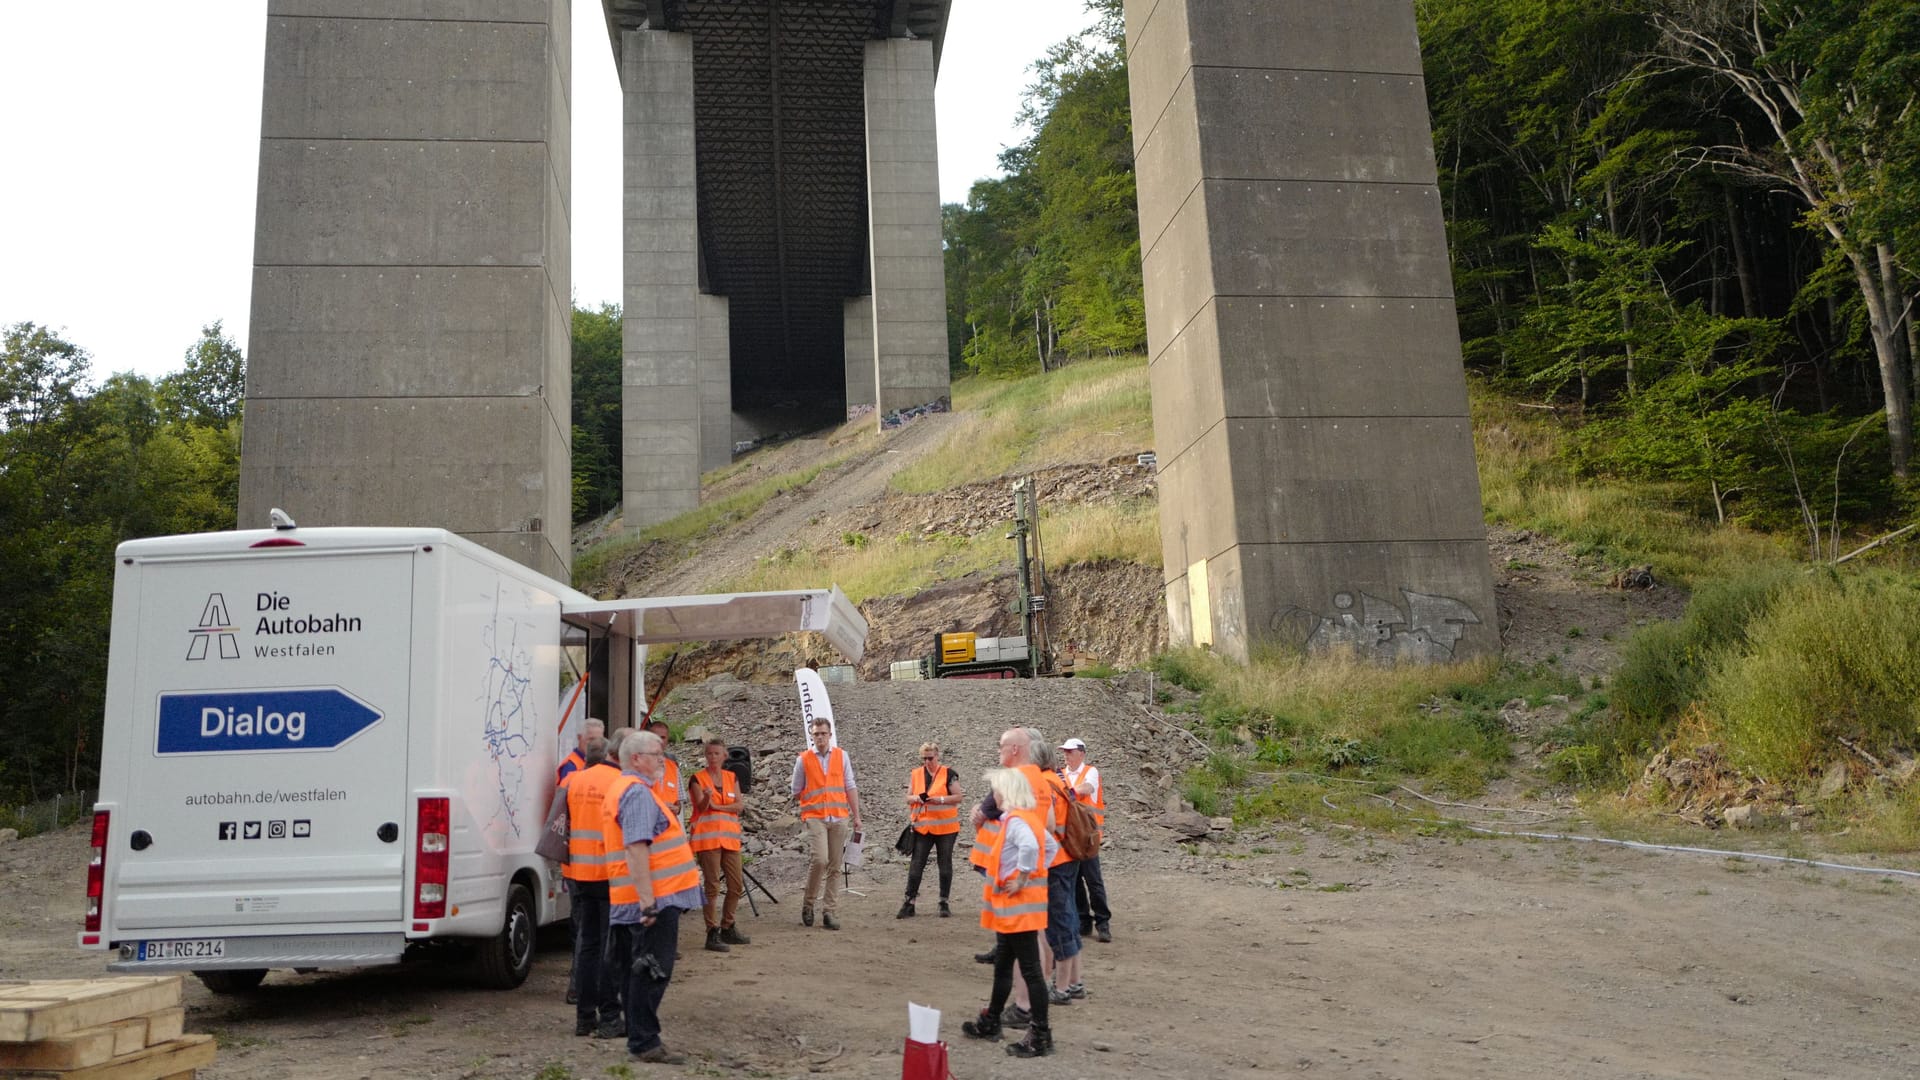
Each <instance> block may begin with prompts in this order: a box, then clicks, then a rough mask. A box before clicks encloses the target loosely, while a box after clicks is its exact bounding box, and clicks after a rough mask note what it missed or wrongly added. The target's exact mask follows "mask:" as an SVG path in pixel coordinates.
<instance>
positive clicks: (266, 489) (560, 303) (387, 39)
mask: <svg viewBox="0 0 1920 1080" xmlns="http://www.w3.org/2000/svg"><path fill="white" fill-rule="evenodd" d="M429 7H430V8H431V9H432V12H431V17H427V16H426V15H424V14H422V12H423V10H424V9H425V8H429ZM568 10H569V5H568V2H567V0H523V2H520V3H516V4H480V3H464V4H463V3H448V4H434V5H420V4H404V5H402V4H391V5H390V4H372V3H340V2H337V0H336V2H327V0H272V3H270V4H269V5H268V15H267V47H266V82H265V90H264V95H263V104H262V110H261V121H260V183H259V195H258V204H257V209H256V216H255V226H254V228H255V232H254V255H253V262H254V271H253V311H252V317H251V325H250V329H249V334H248V342H247V357H248V365H247V423H246V433H245V444H244V447H243V452H242V455H241V465H240V507H239V515H240V525H241V527H243V528H261V527H264V526H265V525H266V524H267V511H268V509H269V508H270V507H274V506H279V507H283V508H285V509H286V510H287V511H288V512H289V513H291V514H292V515H293V516H294V517H295V519H297V520H298V521H299V522H300V523H301V524H303V525H431V526H438V527H444V528H449V529H453V530H456V531H458V532H459V533H461V534H462V535H464V536H466V537H468V538H469V539H471V540H473V541H475V542H477V543H480V544H484V545H485V546H487V547H489V548H492V549H493V550H495V551H498V552H500V553H502V554H504V555H507V556H509V557H511V558H513V559H515V560H518V561H519V562H521V563H524V564H526V565H528V566H531V567H533V568H535V569H537V570H540V571H542V572H543V573H547V574H550V575H553V576H555V577H559V578H565V577H566V576H567V566H568V564H569V562H570V545H569V541H568V536H569V532H570V526H569V521H570V517H569V512H570V493H571V478H570V472H571V460H570V459H571V445H570V438H569V433H570V431H571V421H570V416H569V412H570V408H571V404H570V396H571V390H570V388H571V385H572V384H571V379H570V376H569V367H570V364H571V344H570V332H571V331H570V328H571V325H572V324H571V321H570V317H569V308H570V305H571V291H572V290H571V285H570V274H569V269H568V258H569V233H568V228H569V226H568V205H567V200H568V197H569V184H570V171H569V170H570V163H569V148H570V144H571V132H570V127H569V115H570V114H569V106H568V98H567V86H568V81H569V78H570V71H569V65H570V60H571V58H570V56H569V46H570V43H571V38H570V34H569V30H568Z"/></svg>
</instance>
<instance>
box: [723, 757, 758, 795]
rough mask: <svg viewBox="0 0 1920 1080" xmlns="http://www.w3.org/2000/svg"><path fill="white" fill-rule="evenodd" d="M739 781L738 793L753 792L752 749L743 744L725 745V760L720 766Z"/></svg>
mask: <svg viewBox="0 0 1920 1080" xmlns="http://www.w3.org/2000/svg"><path fill="white" fill-rule="evenodd" d="M720 767H721V768H723V769H725V770H727V771H728V772H730V773H732V774H733V778H734V779H735V780H738V781H739V782H740V794H742V795H751V794H753V751H752V750H749V749H747V748H746V747H744V746H729V747H727V760H726V762H725V763H724V764H722V765H721V766H720Z"/></svg>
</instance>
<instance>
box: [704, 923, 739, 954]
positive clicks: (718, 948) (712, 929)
mask: <svg viewBox="0 0 1920 1080" xmlns="http://www.w3.org/2000/svg"><path fill="white" fill-rule="evenodd" d="M707 951H708V952H732V951H733V950H732V949H730V948H728V947H727V943H726V942H724V941H721V940H720V928H719V927H717V926H709V927H707Z"/></svg>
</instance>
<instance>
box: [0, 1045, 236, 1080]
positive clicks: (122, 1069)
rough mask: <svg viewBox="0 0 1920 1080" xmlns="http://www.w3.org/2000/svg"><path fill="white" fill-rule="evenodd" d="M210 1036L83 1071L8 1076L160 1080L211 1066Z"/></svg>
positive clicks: (37, 1079)
mask: <svg viewBox="0 0 1920 1080" xmlns="http://www.w3.org/2000/svg"><path fill="white" fill-rule="evenodd" d="M213 1053H214V1043H213V1036H211V1035H185V1036H182V1037H180V1038H178V1039H174V1040H172V1041H170V1042H164V1043H161V1044H160V1045H158V1046H149V1047H145V1048H143V1049H141V1050H140V1051H139V1052H137V1053H132V1054H126V1055H123V1056H121V1057H117V1058H113V1059H112V1060H109V1061H105V1062H102V1063H101V1064H99V1065H93V1066H90V1067H88V1068H84V1069H70V1070H65V1071H58V1072H53V1071H47V1070H41V1069H33V1070H27V1071H24V1072H8V1073H7V1075H8V1076H9V1077H14V1078H18V1080H30V1078H31V1080H42V1078H44V1080H162V1078H163V1077H172V1076H177V1075H179V1074H180V1073H185V1072H192V1071H193V1070H194V1069H200V1068H205V1067H206V1066H208V1065H211V1064H213Z"/></svg>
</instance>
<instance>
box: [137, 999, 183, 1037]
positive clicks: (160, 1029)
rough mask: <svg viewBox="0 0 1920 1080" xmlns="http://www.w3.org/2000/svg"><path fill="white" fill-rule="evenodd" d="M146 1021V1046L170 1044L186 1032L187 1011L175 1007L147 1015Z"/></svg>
mask: <svg viewBox="0 0 1920 1080" xmlns="http://www.w3.org/2000/svg"><path fill="white" fill-rule="evenodd" d="M146 1021H147V1045H148V1046H156V1045H158V1044H160V1043H163V1042H172V1041H173V1040H175V1039H177V1038H179V1037H180V1036H181V1034H182V1033H184V1032H185V1031H186V1030H187V1010H185V1009H182V1008H179V1007H177V1006H176V1007H175V1008H171V1009H161V1010H160V1011H159V1012H156V1013H149V1014H147V1017H146Z"/></svg>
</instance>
